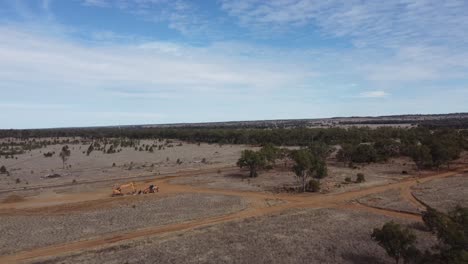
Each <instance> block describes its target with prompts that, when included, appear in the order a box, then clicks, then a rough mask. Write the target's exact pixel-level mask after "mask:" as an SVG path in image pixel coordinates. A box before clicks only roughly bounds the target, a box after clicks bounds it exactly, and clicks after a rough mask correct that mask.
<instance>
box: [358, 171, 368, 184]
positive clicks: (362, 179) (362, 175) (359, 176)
mask: <svg viewBox="0 0 468 264" xmlns="http://www.w3.org/2000/svg"><path fill="white" fill-rule="evenodd" d="M356 177H357V178H356V182H357V183H361V182H365V181H366V179H365V178H364V173H358V174H357V175H356Z"/></svg>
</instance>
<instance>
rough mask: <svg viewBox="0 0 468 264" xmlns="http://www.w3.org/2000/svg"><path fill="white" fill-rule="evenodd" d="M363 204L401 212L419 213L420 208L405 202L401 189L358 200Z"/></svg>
mask: <svg viewBox="0 0 468 264" xmlns="http://www.w3.org/2000/svg"><path fill="white" fill-rule="evenodd" d="M358 201H359V202H360V203H362V204H365V205H368V206H372V207H378V208H383V209H390V210H395V211H401V212H409V213H419V210H418V208H416V207H415V206H413V205H412V204H411V203H410V202H408V201H405V200H404V199H403V198H402V197H401V195H400V190H399V189H394V190H388V191H385V192H383V193H377V194H371V195H368V196H365V197H362V198H360V199H358Z"/></svg>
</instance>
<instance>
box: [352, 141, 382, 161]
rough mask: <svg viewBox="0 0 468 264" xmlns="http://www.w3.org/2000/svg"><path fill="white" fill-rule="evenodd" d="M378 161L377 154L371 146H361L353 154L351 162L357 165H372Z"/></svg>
mask: <svg viewBox="0 0 468 264" xmlns="http://www.w3.org/2000/svg"><path fill="white" fill-rule="evenodd" d="M376 160H377V152H376V151H375V148H374V146H372V145H370V144H359V145H357V146H356V147H355V148H354V149H353V150H352V153H351V161H352V162H356V163H371V162H375V161H376Z"/></svg>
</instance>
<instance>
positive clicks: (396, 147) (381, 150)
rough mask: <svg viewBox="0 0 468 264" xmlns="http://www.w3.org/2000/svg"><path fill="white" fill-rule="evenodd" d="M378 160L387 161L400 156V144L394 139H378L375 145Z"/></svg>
mask: <svg viewBox="0 0 468 264" xmlns="http://www.w3.org/2000/svg"><path fill="white" fill-rule="evenodd" d="M374 148H375V151H376V152H377V159H378V160H380V161H386V160H388V159H389V158H391V157H397V156H398V155H399V154H400V143H398V142H396V141H395V140H393V139H389V138H387V139H378V140H377V141H376V142H375V143H374Z"/></svg>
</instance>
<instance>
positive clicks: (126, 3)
mask: <svg viewBox="0 0 468 264" xmlns="http://www.w3.org/2000/svg"><path fill="white" fill-rule="evenodd" d="M467 32H468V1H466V0H446V1H435V0H392V1H359V0H346V1H337V0H271V1H264V0H236V1H229V0H212V1H210V0H198V1H196V0H192V1H188V0H113V1H112V0H67V1H60V0H1V1H0V92H1V93H0V128H3V129H9V128H45V127H70V126H72V127H78V126H106V125H130V124H157V123H179V122H212V121H231V120H262V119H293V118H323V117H335V116H377V115H393V114H437V113H451V112H468V106H467V102H468V34H467Z"/></svg>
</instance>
